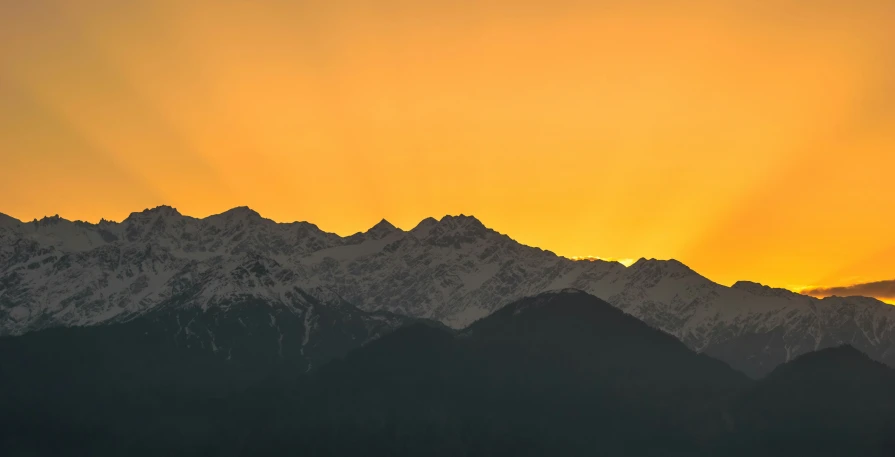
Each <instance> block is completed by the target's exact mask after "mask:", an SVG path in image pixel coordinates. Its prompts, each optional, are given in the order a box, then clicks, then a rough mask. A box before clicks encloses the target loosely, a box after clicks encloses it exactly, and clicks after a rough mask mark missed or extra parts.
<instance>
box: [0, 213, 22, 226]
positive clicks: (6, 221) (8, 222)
mask: <svg viewBox="0 0 895 457" xmlns="http://www.w3.org/2000/svg"><path fill="white" fill-rule="evenodd" d="M19 225H22V221H20V220H18V219H16V218H14V217H12V216H7V215H6V214H3V213H0V227H17V226H19Z"/></svg>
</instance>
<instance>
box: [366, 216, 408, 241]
mask: <svg viewBox="0 0 895 457" xmlns="http://www.w3.org/2000/svg"><path fill="white" fill-rule="evenodd" d="M400 231H401V229H399V228H398V227H395V226H394V225H392V223H391V222H389V221H387V220H385V219H383V220H381V221H379V222H378V223H377V224H376V225H374V226H373V227H370V229H369V230H367V231H366V232H365V233H366V235H367V236H368V237H370V238H372V239H374V240H378V239H381V238H384V237H386V236H388V235H390V234H392V233H395V232H400Z"/></svg>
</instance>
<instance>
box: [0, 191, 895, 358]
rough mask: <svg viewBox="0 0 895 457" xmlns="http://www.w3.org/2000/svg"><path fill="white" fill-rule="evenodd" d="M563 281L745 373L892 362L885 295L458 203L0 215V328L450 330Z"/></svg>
mask: <svg viewBox="0 0 895 457" xmlns="http://www.w3.org/2000/svg"><path fill="white" fill-rule="evenodd" d="M564 288H575V289H580V290H584V291H587V292H589V293H592V294H594V295H596V296H598V297H600V298H602V299H604V300H606V301H608V302H609V303H612V304H613V305H615V306H617V307H619V308H620V309H622V310H624V311H626V312H627V313H629V314H631V315H633V316H635V317H638V318H640V319H641V320H643V321H645V322H647V323H648V324H650V325H652V326H654V327H657V328H660V329H662V330H664V331H666V332H668V333H670V334H672V335H675V336H677V337H678V338H680V339H681V340H682V341H684V342H685V343H686V344H687V345H688V346H690V347H691V348H693V349H696V350H698V351H703V352H706V353H708V354H710V355H714V356H716V357H719V358H721V359H723V360H725V361H727V362H728V363H731V365H733V366H734V367H737V368H739V369H741V370H744V371H746V372H747V373H750V374H753V375H760V374H763V373H766V372H768V371H770V370H771V369H773V368H774V367H775V366H777V365H778V364H780V363H783V362H785V361H788V360H790V359H792V358H793V357H795V356H797V355H800V354H803V353H805V352H808V351H813V350H816V349H820V348H824V347H830V346H835V345H839V344H841V343H848V344H851V345H853V346H855V347H857V348H859V349H861V350H862V351H865V352H866V353H868V354H870V355H871V356H873V357H875V358H877V359H879V360H882V361H884V362H887V363H889V364H890V365H895V349H893V346H895V307H893V306H891V305H887V304H885V303H882V302H879V301H877V300H874V299H870V298H863V297H850V298H837V297H834V298H827V299H822V300H820V299H815V298H812V297H807V296H803V295H799V294H795V293H792V292H789V291H786V290H779V289H771V288H768V287H764V286H761V285H758V284H754V283H747V282H741V283H738V284H736V285H734V286H733V287H726V286H722V285H719V284H716V283H713V282H711V281H710V280H708V279H706V278H704V277H702V276H700V275H699V274H697V273H696V272H694V271H692V270H691V269H689V268H688V267H686V266H685V265H683V264H681V263H680V262H677V261H674V260H669V261H660V260H646V259H641V260H639V261H637V262H636V263H634V264H633V265H631V266H630V267H625V266H623V265H621V264H619V263H615V262H604V261H573V260H570V259H566V258H563V257H559V256H557V255H555V254H553V253H551V252H549V251H544V250H541V249H537V248H532V247H528V246H524V245H521V244H519V243H517V242H515V241H513V240H512V239H511V238H509V237H508V236H506V235H502V234H499V233H497V232H495V231H493V230H490V229H488V228H486V227H485V226H484V225H483V224H482V223H481V222H479V221H478V220H477V219H475V218H474V217H469V216H462V215H461V216H445V217H444V218H442V219H441V220H435V219H432V218H429V219H425V220H423V221H422V222H420V223H419V225H417V226H416V227H415V228H413V229H412V230H409V231H403V230H400V229H398V228H396V227H394V226H393V225H392V224H390V223H388V222H387V221H382V222H380V223H378V224H376V225H375V226H374V227H373V228H371V229H370V230H368V231H366V232H363V233H357V234H355V235H352V236H348V237H340V236H338V235H335V234H332V233H327V232H324V231H322V230H320V229H318V228H317V227H316V226H315V225H313V224H309V223H306V222H295V223H289V224H280V223H275V222H273V221H271V220H267V219H264V218H262V217H261V216H260V215H259V214H258V213H256V212H254V211H252V210H250V209H248V208H235V209H232V210H230V211H227V212H225V213H223V214H219V215H215V216H210V217H207V218H204V219H196V218H192V217H188V216H183V215H181V214H179V213H178V212H177V211H176V210H175V209H173V208H170V207H165V206H163V207H158V208H155V209H150V210H145V211H142V212H139V213H133V214H131V215H130V216H129V217H128V218H127V219H125V220H124V221H123V222H120V223H116V222H107V221H102V222H100V223H99V224H88V223H83V222H70V221H67V220H65V219H61V218H58V217H51V218H44V219H42V220H39V221H38V220H36V221H33V222H29V223H23V222H19V221H17V220H15V219H13V218H9V217H6V216H2V217H0V334H11V335H15V334H21V333H24V332H28V331H31V330H36V329H41V328H46V327H53V326H82V325H94V324H100V323H111V322H123V321H127V320H130V319H133V318H135V317H137V316H143V315H146V314H147V313H152V312H157V311H158V310H159V309H177V310H183V309H188V310H200V311H202V312H203V313H209V312H219V311H220V310H230V309H231V308H233V307H238V306H242V305H240V304H241V303H245V302H247V301H251V302H252V303H256V304H257V303H261V304H263V306H267V307H271V308H272V309H276V310H287V311H288V312H289V313H290V314H291V315H294V316H297V317H298V318H300V319H298V321H300V322H302V323H303V324H302V325H304V323H305V320H304V319H303V318H302V316H306V314H303V313H304V310H306V309H308V306H307V305H306V302H308V300H312V301H313V302H314V303H317V304H318V305H317V306H318V307H320V306H323V307H329V308H331V309H347V308H345V307H350V308H351V309H353V310H354V311H353V312H354V313H355V315H358V314H357V313H363V317H362V320H363V321H364V322H375V321H377V320H381V319H386V320H388V319H399V318H398V316H399V315H405V316H413V317H418V318H430V319H436V320H439V321H441V322H443V323H445V324H447V325H449V326H451V327H455V328H461V327H465V326H466V325H468V324H470V323H472V322H473V321H475V320H477V319H479V318H481V317H484V316H486V315H488V314H490V313H491V312H493V311H494V310H496V309H498V308H499V307H501V306H503V305H506V304H508V303H510V302H513V301H515V300H517V299H519V298H522V297H527V296H532V295H535V294H538V293H540V292H543V291H547V290H553V289H564ZM339 307H341V308H339ZM355 307H356V308H355ZM273 314H275V313H273ZM309 325H310V324H309ZM309 328H310V327H309ZM209 344H210V343H209Z"/></svg>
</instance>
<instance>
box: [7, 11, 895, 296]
mask: <svg viewBox="0 0 895 457" xmlns="http://www.w3.org/2000/svg"><path fill="white" fill-rule="evenodd" d="M0 164H2V166H0V196H2V198H0V212H2V213H5V214H8V215H11V216H13V217H16V218H19V219H22V220H32V219H34V218H40V217H43V216H45V215H54V214H59V215H61V216H63V217H66V218H69V219H80V220H87V221H98V220H99V219H100V218H105V219H111V220H122V219H124V218H125V217H126V216H127V215H128V214H129V213H130V212H133V211H139V210H142V209H144V208H149V207H155V206H158V205H161V204H168V205H171V206H174V207H176V208H178V209H179V210H180V211H181V212H182V213H184V214H188V215H193V216H199V217H201V216H206V215H210V214H215V213H220V212H222V211H224V210H226V209H228V208H231V207H235V206H243V205H247V206H250V207H251V208H253V209H255V210H256V211H258V212H259V213H261V214H262V215H264V216H265V217H268V218H271V219H274V220H277V221H295V220H306V221H311V222H314V223H315V224H317V225H318V226H320V227H321V228H322V229H324V230H327V231H332V232H336V233H339V234H342V235H346V234H351V233H354V232H357V231H362V230H365V229H367V228H369V227H370V226H372V225H373V224H375V223H376V222H377V221H379V220H380V219H382V218H385V219H388V220H389V221H391V222H392V223H393V224H395V225H397V226H398V227H401V228H404V229H409V228H412V227H413V226H414V225H416V223H418V222H419V221H420V220H422V219H423V218H425V217H428V216H435V217H440V216H442V215H445V214H472V215H475V216H476V217H478V218H479V219H480V220H482V221H483V222H484V223H485V224H486V225H487V226H489V227H491V228H493V229H495V230H498V231H500V232H502V233H506V234H508V235H510V236H511V237H513V238H514V239H516V240H517V241H520V242H522V243H525V244H529V245H534V246H538V247H541V248H544V249H549V250H551V251H553V252H556V253H557V254H560V255H565V256H570V257H571V256H598V257H601V258H610V259H636V258H639V257H647V258H676V259H678V260H681V261H682V262H684V263H686V264H687V265H689V266H690V267H691V268H693V269H695V270H696V271H698V272H700V273H701V274H703V275H705V276H707V277H709V278H710V279H713V280H715V281H717V282H720V283H722V284H732V283H733V282H735V281H737V280H740V279H748V280H752V281H757V282H761V283H763V284H767V285H771V286H776V287H787V288H790V289H796V290H801V289H807V290H811V291H813V292H812V293H814V294H818V295H823V294H826V293H832V292H827V291H837V292H839V291H843V290H847V291H850V292H853V293H859V294H867V295H875V296H877V297H880V298H885V299H888V300H890V301H892V302H895V291H893V287H892V281H893V280H895V237H893V236H892V235H893V233H895V230H893V227H895V190H893V184H892V182H893V181H892V175H893V171H895V2H892V1H891V0H853V1H850V2H841V1H833V0H814V1H808V0H780V1H775V2H756V1H753V0H713V1H702V0H689V1H687V0H685V1H660V0H646V1H644V2H624V1H611V0H602V1H601V0H596V1H571V0H551V1H549V2H548V1H534V0H515V1H509V0H496V1H485V0H480V1H471V0H454V1H450V0H445V1H439V2H432V1H398V0H375V1H373V0H367V1H361V0H328V1H319V2H318V1H287V0H253V1H248V0H239V1H236V0H216V1H205V0H191V1H182V0H177V1H169V0H152V1H147V0H131V1H127V2H121V1H118V0H108V1H105V0H103V1H98V0H72V1H66V0H29V1H25V2H18V1H11V0H10V1H3V0H0ZM887 281H888V282H887ZM843 288H847V289H843Z"/></svg>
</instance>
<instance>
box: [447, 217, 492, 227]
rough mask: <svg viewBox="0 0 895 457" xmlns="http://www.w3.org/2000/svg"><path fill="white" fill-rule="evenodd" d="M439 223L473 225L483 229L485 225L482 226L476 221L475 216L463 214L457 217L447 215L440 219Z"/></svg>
mask: <svg viewBox="0 0 895 457" xmlns="http://www.w3.org/2000/svg"><path fill="white" fill-rule="evenodd" d="M439 222H440V223H442V224H456V225H475V226H481V227H485V225H484V224H482V222H481V221H480V220H478V219H476V217H475V216H467V215H465V214H460V215H457V216H453V215H450V214H448V215H445V216H444V217H442V218H441V220H440V221H439Z"/></svg>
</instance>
